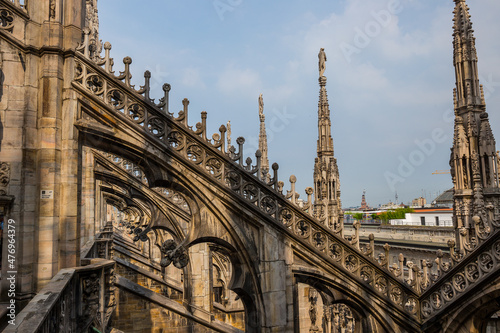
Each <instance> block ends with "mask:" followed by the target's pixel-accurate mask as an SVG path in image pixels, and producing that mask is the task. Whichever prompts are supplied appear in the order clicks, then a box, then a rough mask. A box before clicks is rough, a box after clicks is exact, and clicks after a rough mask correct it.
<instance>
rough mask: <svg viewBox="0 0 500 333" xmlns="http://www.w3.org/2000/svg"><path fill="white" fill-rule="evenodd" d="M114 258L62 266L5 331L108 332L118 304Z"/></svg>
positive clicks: (52, 332)
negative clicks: (93, 330)
mask: <svg viewBox="0 0 500 333" xmlns="http://www.w3.org/2000/svg"><path fill="white" fill-rule="evenodd" d="M114 264H115V263H114V261H110V260H103V259H93V260H92V261H91V264H89V265H87V266H83V267H77V268H67V269H62V270H60V271H59V273H57V275H56V276H54V278H52V280H51V281H50V282H49V283H48V284H47V285H46V286H45V287H44V288H43V289H42V290H41V291H40V292H39V293H38V294H37V295H36V296H35V297H34V298H33V299H32V300H31V302H30V303H28V305H27V306H26V307H25V308H24V309H23V310H22V311H21V312H20V313H19V314H18V315H17V317H16V325H15V326H12V325H9V327H8V328H7V329H6V330H5V332H11V333H12V332H30V333H31V332H33V333H58V332H65V333H66V332H75V333H78V332H89V330H91V329H93V328H95V329H97V330H99V331H100V332H106V327H107V325H108V322H109V319H110V317H111V315H112V313H113V311H114V308H115V306H116V300H115V295H114V279H115V276H114Z"/></svg>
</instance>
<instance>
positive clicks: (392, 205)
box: [380, 201, 404, 210]
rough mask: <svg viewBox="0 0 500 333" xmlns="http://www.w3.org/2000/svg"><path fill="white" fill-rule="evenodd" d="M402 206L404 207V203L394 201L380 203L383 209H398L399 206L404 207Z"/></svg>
mask: <svg viewBox="0 0 500 333" xmlns="http://www.w3.org/2000/svg"><path fill="white" fill-rule="evenodd" d="M402 207H404V205H403V204H398V203H394V202H392V201H389V202H388V203H386V204H384V205H380V209H381V210H389V209H398V208H402Z"/></svg>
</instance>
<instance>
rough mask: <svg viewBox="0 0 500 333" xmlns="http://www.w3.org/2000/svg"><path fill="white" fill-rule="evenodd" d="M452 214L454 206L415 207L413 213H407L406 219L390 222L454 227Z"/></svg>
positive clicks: (394, 223)
mask: <svg viewBox="0 0 500 333" xmlns="http://www.w3.org/2000/svg"><path fill="white" fill-rule="evenodd" d="M452 216H453V209H452V208H431V209H425V208H422V209H415V210H414V212H413V213H406V214H405V218H404V219H400V220H390V224H391V225H412V226H427V227H431V226H435V227H452V226H453V222H452Z"/></svg>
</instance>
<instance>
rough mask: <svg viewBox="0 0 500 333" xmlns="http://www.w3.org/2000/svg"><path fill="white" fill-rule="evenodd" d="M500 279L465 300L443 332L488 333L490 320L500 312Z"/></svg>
mask: <svg viewBox="0 0 500 333" xmlns="http://www.w3.org/2000/svg"><path fill="white" fill-rule="evenodd" d="M499 282H500V278H497V279H496V280H495V281H494V282H493V283H491V284H488V286H487V287H486V288H485V289H484V290H483V291H482V292H476V293H475V294H474V296H473V297H469V298H466V299H464V300H463V302H462V303H461V305H460V307H459V308H458V309H457V310H456V311H454V312H452V314H451V315H450V316H449V317H448V318H447V320H446V323H445V324H444V325H443V332H447V333H448V332H449V333H455V332H456V333H458V332H460V333H462V332H471V333H486V328H487V323H488V319H489V318H491V316H492V315H493V314H494V313H495V312H498V311H499V310H500V283H499Z"/></svg>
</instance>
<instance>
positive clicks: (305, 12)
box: [99, 0, 500, 207]
mask: <svg viewBox="0 0 500 333" xmlns="http://www.w3.org/2000/svg"><path fill="white" fill-rule="evenodd" d="M468 4H469V6H470V8H471V10H470V13H471V15H472V21H473V22H474V29H475V36H476V38H477V41H476V43H477V44H476V45H477V49H478V56H479V72H480V75H481V78H482V83H483V84H484V85H485V93H486V97H487V110H488V112H489V114H490V122H491V124H492V128H493V132H494V135H495V137H496V138H497V140H498V139H499V138H500V66H499V65H498V59H499V58H500V39H499V38H498V32H499V31H500V20H498V14H499V13H500V1H498V0H468ZM453 7H454V3H453V1H452V0H438V1H424V0H370V1H366V0H336V1H332V0H328V1H327V0H316V1H314V3H312V2H311V1H305V0H287V1H283V0H274V1H262V0H252V1H250V0H204V1H200V0H185V1H173V0H150V1H141V2H139V1H132V0H100V1H99V14H100V33H101V38H102V39H103V41H109V42H111V44H112V45H113V49H112V51H111V55H112V57H114V58H115V71H118V70H121V69H122V68H123V65H122V63H121V59H122V58H123V57H125V56H130V57H132V59H133V64H132V73H133V76H134V77H133V79H132V82H133V83H135V84H136V85H140V84H143V72H144V71H145V70H150V71H151V72H152V83H153V92H152V95H153V97H157V98H159V97H161V96H162V92H161V85H162V84H163V83H164V82H168V83H170V84H171V85H172V91H171V92H170V111H171V112H172V111H176V112H177V111H179V110H181V108H182V103H181V101H182V99H183V98H185V97H186V98H188V99H189V100H190V105H189V110H190V112H189V123H190V124H191V125H194V124H196V122H198V121H199V119H200V118H199V114H200V112H201V111H207V112H208V128H209V132H211V133H215V132H217V131H218V128H219V126H220V125H221V124H226V122H227V121H228V120H231V125H232V138H233V142H234V140H235V139H236V138H237V137H239V136H243V137H245V138H246V140H247V144H245V152H246V154H247V155H250V154H251V151H253V152H254V151H255V150H256V149H257V137H258V131H259V117H258V110H259V109H258V102H257V100H258V96H259V94H260V93H262V94H263V97H264V105H265V109H264V113H265V114H266V126H267V129H268V143H269V158H270V162H271V163H273V162H277V163H278V164H279V165H280V171H279V172H280V179H281V180H283V181H285V188H287V189H289V183H288V179H289V177H290V175H292V174H294V175H296V177H297V179H298V181H297V190H298V192H299V193H300V194H301V197H302V198H305V197H306V195H305V193H304V189H305V188H306V187H307V186H311V185H312V173H313V166H314V157H315V156H316V140H317V104H318V94H319V86H318V58H317V55H318V51H319V49H320V47H324V48H325V51H326V54H327V57H328V61H327V63H326V66H327V69H326V72H325V75H326V76H327V78H328V83H327V89H328V96H329V102H330V110H331V118H332V136H333V140H334V148H335V157H336V158H337V160H338V164H339V170H340V183H341V191H342V194H341V195H342V203H343V206H344V207H348V206H355V205H359V204H360V202H361V194H362V192H363V190H366V196H367V201H368V204H370V205H373V206H376V205H378V204H381V203H386V202H388V201H389V200H394V195H395V191H397V192H398V195H399V200H400V201H402V202H405V203H406V202H408V201H411V200H412V199H413V198H416V197H419V196H421V195H424V196H425V197H426V198H427V199H429V200H430V199H432V198H434V197H435V196H436V194H437V193H438V192H442V191H444V190H446V189H448V188H451V187H452V183H451V177H450V175H432V172H434V171H435V170H445V169H449V165H448V160H449V152H450V150H449V149H450V147H451V145H452V135H453V113H452V107H453V100H452V96H453V95H452V89H453V87H454V81H455V79H454V69H453V65H452V56H453V53H452V52H453V51H452V43H451V42H452V24H453V23H452V18H453V14H452V11H453ZM253 152H252V154H253Z"/></svg>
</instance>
